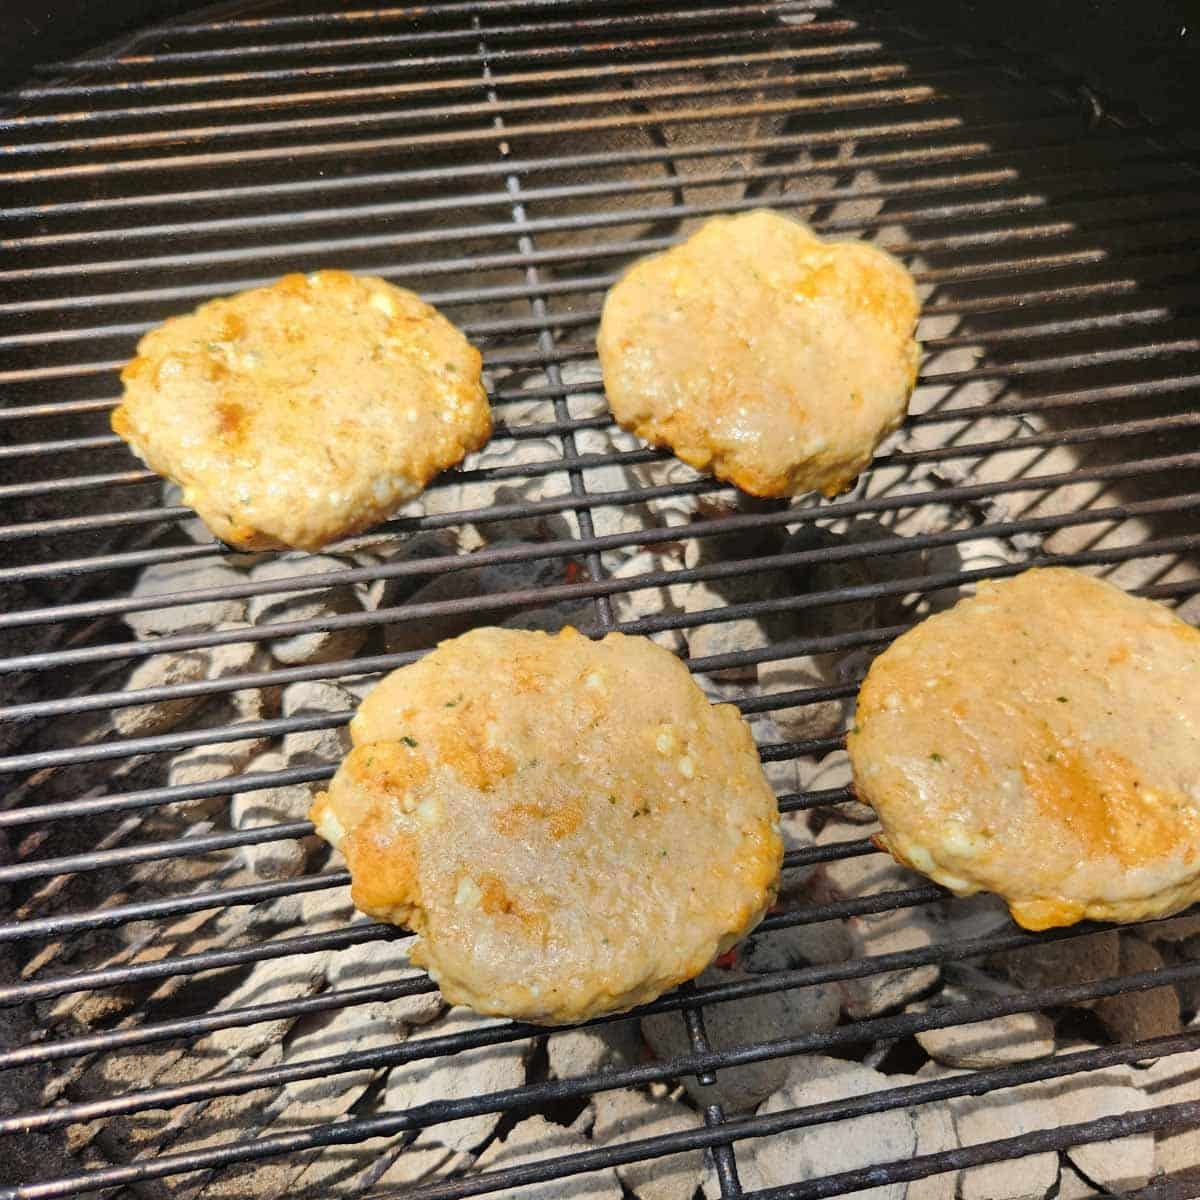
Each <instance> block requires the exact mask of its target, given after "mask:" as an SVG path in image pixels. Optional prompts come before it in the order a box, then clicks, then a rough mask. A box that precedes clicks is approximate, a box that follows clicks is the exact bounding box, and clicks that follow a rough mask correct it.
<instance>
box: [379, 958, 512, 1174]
mask: <svg viewBox="0 0 1200 1200" xmlns="http://www.w3.org/2000/svg"><path fill="white" fill-rule="evenodd" d="M378 978H379V976H378V974H375V975H374V976H373V979H375V980H377V979H378ZM499 1024H503V1022H499V1021H497V1020H495V1019H494V1018H491V1017H481V1016H479V1015H478V1014H477V1013H474V1012H472V1011H471V1010H470V1009H467V1008H455V1009H452V1010H451V1011H450V1013H449V1014H448V1015H447V1016H446V1017H445V1018H444V1019H443V1020H441V1021H439V1022H438V1023H437V1024H436V1025H432V1026H426V1027H425V1028H423V1029H422V1030H421V1031H420V1032H419V1033H418V1034H416V1035H414V1037H413V1038H411V1039H410V1040H409V1043H408V1044H409V1045H411V1046H414V1047H416V1046H418V1045H419V1040H420V1039H423V1038H427V1037H443V1036H446V1035H450V1034H462V1033H468V1032H472V1033H473V1032H475V1031H476V1030H479V1029H486V1028H491V1027H493V1026H495V1025H499ZM528 1048H529V1047H528V1042H526V1041H519V1042H500V1043H498V1044H496V1045H490V1046H479V1047H477V1048H475V1049H473V1050H461V1051H459V1052H458V1053H457V1054H449V1055H439V1056H438V1057H435V1058H420V1059H414V1060H413V1061H412V1062H408V1063H404V1064H402V1065H401V1066H397V1067H393V1068H392V1070H391V1073H390V1074H389V1075H388V1082H387V1106H388V1108H390V1109H396V1110H399V1111H403V1110H404V1109H406V1108H412V1107H414V1106H415V1105H418V1104H428V1103H430V1102H431V1101H433V1100H465V1099H468V1098H470V1099H476V1098H478V1097H480V1096H486V1095H489V1094H490V1093H492V1092H499V1091H504V1090H505V1089H507V1088H515V1087H519V1086H520V1085H521V1084H523V1083H524V1082H525V1054H526V1052H527V1050H528ZM500 1116H501V1114H500V1113H499V1112H485V1113H479V1114H477V1115H476V1116H473V1117H466V1118H464V1119H462V1120H457V1121H450V1122H447V1123H446V1124H439V1125H435V1126H433V1127H432V1128H430V1129H426V1130H425V1131H424V1132H423V1133H422V1135H421V1140H422V1141H425V1142H426V1143H429V1142H438V1143H440V1144H441V1145H444V1146H449V1147H451V1148H452V1149H454V1150H464V1151H465V1150H475V1149H477V1148H478V1147H479V1146H480V1145H482V1144H483V1143H484V1142H485V1141H487V1139H488V1138H489V1137H491V1135H492V1133H493V1132H494V1131H495V1129H496V1126H497V1125H498V1124H499V1123H500Z"/></svg>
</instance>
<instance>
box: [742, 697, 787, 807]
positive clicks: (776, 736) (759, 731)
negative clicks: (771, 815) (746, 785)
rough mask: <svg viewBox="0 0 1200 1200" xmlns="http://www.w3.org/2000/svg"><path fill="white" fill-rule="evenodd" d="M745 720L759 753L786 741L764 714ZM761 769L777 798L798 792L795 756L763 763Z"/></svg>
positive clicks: (748, 717)
mask: <svg viewBox="0 0 1200 1200" xmlns="http://www.w3.org/2000/svg"><path fill="white" fill-rule="evenodd" d="M746 719H747V721H748V722H749V724H750V732H751V733H752V734H754V744H755V745H756V746H757V747H758V749H759V751H760V752H761V751H763V750H765V749H767V748H768V747H771V746H779V745H782V744H783V743H784V742H785V741H786V740H787V739H786V738H785V737H784V736H783V734H782V733H781V732H780V731H779V727H778V726H777V725H776V724H775V722H774V721H773V720H771V718H770V717H769V716H767V715H766V714H765V713H750V714H749V715H748V716H747V718H746ZM762 769H763V774H764V775H765V776H766V777H767V782H768V783H769V784H770V785H771V787H772V788H773V789H774V791H775V794H776V795H777V796H787V795H790V794H792V793H793V792H798V791H799V790H800V766H799V763H798V762H797V759H796V757H795V755H789V756H788V757H787V758H777V759H773V760H770V761H764V762H763V764H762Z"/></svg>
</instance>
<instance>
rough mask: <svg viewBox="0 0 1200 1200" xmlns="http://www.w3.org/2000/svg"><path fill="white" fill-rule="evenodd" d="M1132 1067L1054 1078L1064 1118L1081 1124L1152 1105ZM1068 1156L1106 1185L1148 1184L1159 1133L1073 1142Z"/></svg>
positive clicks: (1056, 1098) (1125, 1187) (1059, 1110)
mask: <svg viewBox="0 0 1200 1200" xmlns="http://www.w3.org/2000/svg"><path fill="white" fill-rule="evenodd" d="M1134 1079H1135V1073H1134V1071H1133V1070H1132V1068H1130V1067H1111V1068H1109V1069H1107V1070H1103V1071H1086V1072H1082V1073H1080V1074H1078V1075H1070V1076H1067V1077H1065V1078H1062V1079H1056V1080H1052V1081H1049V1082H1048V1085H1047V1086H1048V1090H1049V1092H1050V1095H1051V1097H1052V1099H1053V1102H1054V1107H1055V1110H1056V1112H1057V1114H1058V1124H1060V1125H1077V1124H1081V1123H1083V1122H1085V1121H1095V1120H1098V1119H1099V1118H1101V1117H1115V1116H1123V1115H1124V1114H1125V1113H1137V1112H1141V1110H1142V1109H1143V1108H1145V1107H1147V1101H1146V1096H1145V1094H1144V1093H1143V1092H1142V1090H1141V1089H1140V1088H1139V1087H1138V1086H1137V1084H1136V1083H1135V1082H1134ZM1066 1155H1067V1158H1068V1159H1069V1160H1070V1161H1071V1162H1072V1163H1074V1165H1075V1166H1076V1167H1078V1169H1079V1170H1080V1171H1082V1172H1083V1173H1084V1174H1085V1175H1086V1176H1087V1177H1088V1178H1089V1179H1092V1180H1095V1182H1096V1183H1098V1184H1100V1185H1101V1186H1102V1187H1104V1188H1105V1189H1106V1190H1107V1189H1111V1190H1113V1191H1116V1192H1125V1191H1131V1190H1133V1189H1135V1188H1142V1187H1145V1186H1146V1184H1147V1183H1148V1182H1149V1181H1150V1176H1151V1175H1153V1174H1154V1134H1153V1133H1139V1134H1134V1135H1133V1136H1131V1137H1125V1138H1117V1139H1113V1140H1109V1141H1102V1142H1091V1143H1090V1144H1088V1145H1084V1146H1068V1147H1067V1150H1066Z"/></svg>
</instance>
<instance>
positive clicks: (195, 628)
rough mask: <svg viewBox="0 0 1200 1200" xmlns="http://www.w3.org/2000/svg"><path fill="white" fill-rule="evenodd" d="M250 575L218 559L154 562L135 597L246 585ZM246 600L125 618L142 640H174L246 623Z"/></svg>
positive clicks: (150, 611) (145, 571) (136, 587)
mask: <svg viewBox="0 0 1200 1200" xmlns="http://www.w3.org/2000/svg"><path fill="white" fill-rule="evenodd" d="M246 580H247V576H246V574H245V573H244V572H242V571H237V570H234V569H233V568H232V567H230V566H228V565H227V564H226V563H225V562H222V561H221V560H220V559H216V558H201V559H185V560H184V561H183V562H174V563H152V564H151V565H150V566H148V567H143V568H142V573H141V574H140V575H139V576H138V581H137V583H136V584H134V587H133V592H132V598H133V599H135V600H146V599H149V598H151V597H153V596H166V595H167V594H169V593H176V592H191V591H199V590H200V589H202V588H222V587H230V586H235V585H239V584H240V585H244V584H245V583H246ZM245 617H246V601H245V600H243V599H222V600H201V601H197V602H196V603H193V604H180V605H175V606H171V607H167V606H164V607H162V608H151V609H146V610H145V611H142V612H130V613H126V614H125V616H124V620H125V624H126V625H128V626H129V628H130V629H132V630H133V632H134V633H135V634H137V636H138V637H140V638H155V637H170V636H171V635H173V634H179V633H196V632H199V631H203V632H207V631H209V630H211V629H214V628H216V627H217V626H220V625H235V624H238V623H239V622H242V621H244V620H245Z"/></svg>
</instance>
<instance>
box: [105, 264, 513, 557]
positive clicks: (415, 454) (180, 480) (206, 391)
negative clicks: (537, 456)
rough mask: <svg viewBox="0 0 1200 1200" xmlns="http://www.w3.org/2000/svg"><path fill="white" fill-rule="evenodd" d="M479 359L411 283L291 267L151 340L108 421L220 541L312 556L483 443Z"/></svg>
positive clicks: (125, 378)
mask: <svg viewBox="0 0 1200 1200" xmlns="http://www.w3.org/2000/svg"><path fill="white" fill-rule="evenodd" d="M480 365H481V359H480V356H479V351H478V350H476V349H475V348H474V346H472V345H471V344H470V343H469V342H468V341H467V339H466V338H465V337H463V335H462V334H461V333H460V332H459V331H458V330H457V329H455V327H454V326H453V325H451V324H450V322H449V321H447V320H446V319H445V317H443V316H442V315H441V314H440V313H438V312H437V311H436V310H435V309H433V308H431V307H430V306H429V305H428V304H425V303H424V302H423V301H422V300H421V299H419V298H418V297H417V296H415V295H414V294H413V293H412V292H407V291H404V290H403V289H401V288H395V287H392V286H391V284H388V283H385V282H384V281H383V280H382V279H372V278H368V277H366V276H355V275H350V274H348V273H347V272H346V271H317V272H316V273H315V274H312V275H287V276H285V277H284V278H283V279H281V280H279V281H278V282H277V283H273V284H271V286H270V287H262V288H255V289H254V290H253V291H249V292H243V293H241V294H240V295H237V296H231V297H229V298H228V299H223V300H213V301H212V302H210V303H208V304H204V305H201V307H200V308H198V309H197V310H196V311H195V312H194V313H192V314H190V315H189V316H183V317H173V318H172V319H171V320H169V321H167V322H166V323H165V324H163V325H161V326H159V328H157V329H154V330H152V331H151V332H150V333H148V334H146V336H145V337H144V338H142V340H141V342H140V343H139V344H138V356H137V357H136V358H135V359H134V360H133V361H132V362H131V363H129V365H128V366H127V367H126V368H125V370H124V371H123V372H122V373H121V379H122V382H123V383H124V384H125V395H124V398H123V401H122V403H121V405H120V407H118V408H117V409H116V411H115V412H114V413H113V416H112V427H113V429H114V430H115V431H116V432H117V433H118V434H120V436H121V437H123V438H124V439H125V440H126V441H127V442H128V443H129V445H130V447H131V448H132V449H133V451H134V453H135V454H137V456H138V457H139V458H141V459H142V460H143V461H144V462H145V463H146V464H147V466H149V467H151V468H152V469H153V470H155V471H157V472H158V473H159V474H160V475H165V476H167V478H169V479H172V480H174V481H175V482H176V483H177V484H179V486H180V487H181V488H182V489H183V501H184V503H185V504H189V505H191V506H192V507H193V508H194V509H195V510H196V512H197V513H198V514H199V516H200V518H201V519H202V520H203V521H204V523H205V524H206V525H207V526H208V527H209V529H211V530H212V532H213V533H214V534H215V535H216V536H217V537H218V538H220V539H221V540H222V541H224V542H228V543H229V544H230V545H233V546H238V547H240V548H242V549H246V550H265V549H272V548H279V547H284V546H296V547H299V548H301V549H304V550H315V549H317V548H319V547H321V546H323V545H325V544H326V543H328V542H331V541H333V540H335V539H337V538H339V537H344V536H346V535H348V534H351V533H357V532H359V531H361V530H363V529H366V528H368V527H369V526H371V525H374V524H375V523H376V522H378V521H381V520H383V519H385V518H386V517H388V516H389V515H390V514H391V513H393V512H394V511H395V510H396V509H397V508H399V507H400V506H401V505H402V504H404V503H405V502H406V501H408V500H410V499H412V497H414V496H416V495H418V494H419V493H420V491H421V490H422V488H424V486H425V485H426V484H427V483H428V482H429V480H430V479H431V478H432V477H433V476H434V475H436V474H437V473H438V472H439V471H442V470H444V469H445V468H447V467H451V466H453V465H454V464H455V463H458V462H460V461H461V460H462V458H463V456H464V455H465V454H466V453H467V452H468V451H471V450H476V449H478V448H479V447H480V446H482V445H483V443H484V442H486V441H487V439H488V437H489V436H490V434H491V429H492V422H491V413H490V410H489V408H488V402H487V396H486V394H485V393H484V390H483V385H482V383H481V382H480Z"/></svg>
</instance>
